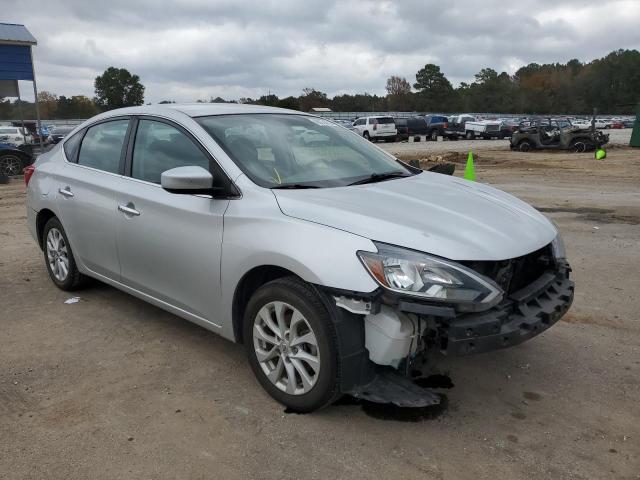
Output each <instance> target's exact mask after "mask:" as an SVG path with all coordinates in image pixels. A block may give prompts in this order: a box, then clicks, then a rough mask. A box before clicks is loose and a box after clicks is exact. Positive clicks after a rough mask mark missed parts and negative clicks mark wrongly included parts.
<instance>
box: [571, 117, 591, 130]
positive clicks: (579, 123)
mask: <svg viewBox="0 0 640 480" xmlns="http://www.w3.org/2000/svg"><path fill="white" fill-rule="evenodd" d="M571 125H573V126H574V127H578V128H582V129H585V130H586V129H588V128H591V120H585V119H574V120H571Z"/></svg>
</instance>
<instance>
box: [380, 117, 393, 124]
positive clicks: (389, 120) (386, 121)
mask: <svg viewBox="0 0 640 480" xmlns="http://www.w3.org/2000/svg"><path fill="white" fill-rule="evenodd" d="M376 120H378V123H380V124H389V123H395V122H394V121H393V117H382V118H377V119H376Z"/></svg>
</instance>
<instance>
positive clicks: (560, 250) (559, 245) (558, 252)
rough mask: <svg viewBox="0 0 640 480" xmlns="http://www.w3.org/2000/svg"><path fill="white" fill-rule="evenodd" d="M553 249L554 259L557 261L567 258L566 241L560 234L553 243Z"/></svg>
mask: <svg viewBox="0 0 640 480" xmlns="http://www.w3.org/2000/svg"><path fill="white" fill-rule="evenodd" d="M551 248H552V249H553V257H554V258H556V259H560V258H567V252H566V250H565V249H564V241H563V240H562V236H561V235H560V233H558V234H557V235H556V238H554V239H553V241H552V242H551Z"/></svg>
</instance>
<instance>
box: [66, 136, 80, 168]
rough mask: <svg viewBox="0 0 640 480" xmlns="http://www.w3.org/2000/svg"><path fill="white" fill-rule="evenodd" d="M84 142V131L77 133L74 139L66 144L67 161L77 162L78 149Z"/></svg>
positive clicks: (70, 139)
mask: <svg viewBox="0 0 640 480" xmlns="http://www.w3.org/2000/svg"><path fill="white" fill-rule="evenodd" d="M81 140H82V131H80V132H77V133H76V134H74V135H73V137H71V138H69V139H68V140H66V141H65V142H64V146H63V148H64V154H65V155H66V156H67V160H69V161H70V162H75V161H76V155H77V154H78V148H80V141H81Z"/></svg>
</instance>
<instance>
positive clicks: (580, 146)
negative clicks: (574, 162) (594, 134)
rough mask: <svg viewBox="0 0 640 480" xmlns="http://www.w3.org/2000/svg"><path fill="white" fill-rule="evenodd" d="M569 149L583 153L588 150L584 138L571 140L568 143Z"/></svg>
mask: <svg viewBox="0 0 640 480" xmlns="http://www.w3.org/2000/svg"><path fill="white" fill-rule="evenodd" d="M569 150H570V151H572V152H574V153H584V152H586V151H587V150H588V145H587V142H585V141H584V140H572V141H571V144H570V145H569Z"/></svg>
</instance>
